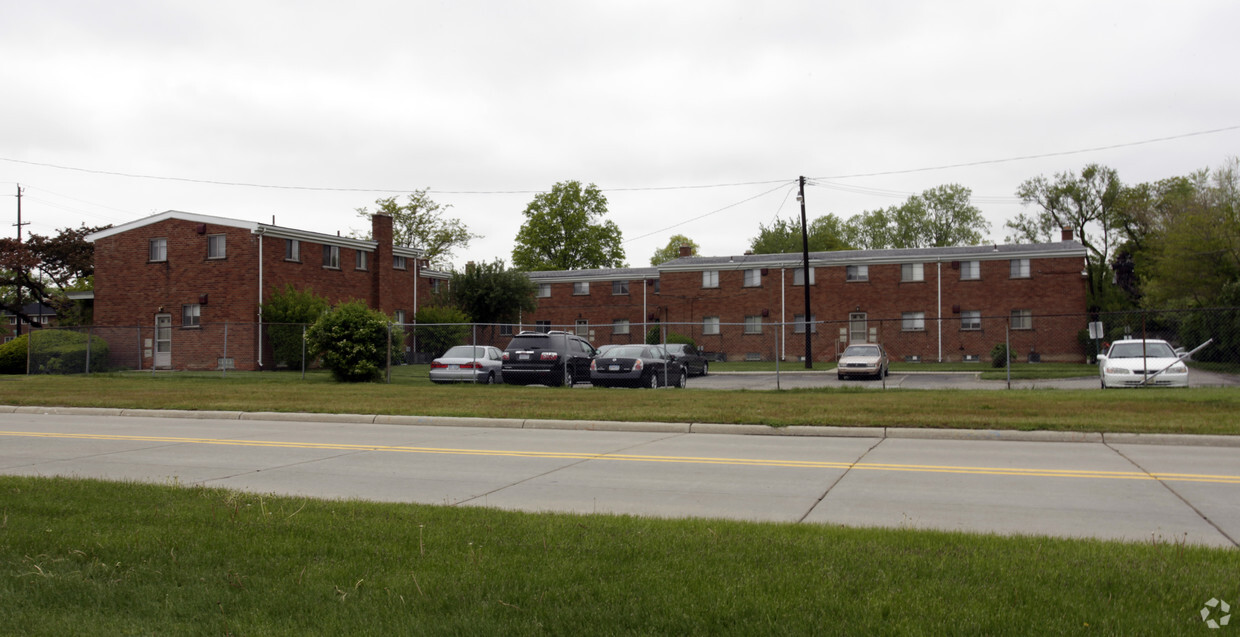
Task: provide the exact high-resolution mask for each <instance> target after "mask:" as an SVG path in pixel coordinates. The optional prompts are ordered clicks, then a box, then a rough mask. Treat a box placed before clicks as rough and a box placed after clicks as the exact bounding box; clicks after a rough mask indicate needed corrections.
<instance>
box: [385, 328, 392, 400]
mask: <svg viewBox="0 0 1240 637" xmlns="http://www.w3.org/2000/svg"><path fill="white" fill-rule="evenodd" d="M386 360H387V370H386V376H387V383H388V384H389V385H390V384H392V323H388V326H387V358H386Z"/></svg>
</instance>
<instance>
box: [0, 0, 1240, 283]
mask: <svg viewBox="0 0 1240 637" xmlns="http://www.w3.org/2000/svg"><path fill="white" fill-rule="evenodd" d="M0 7H2V8H3V11H2V12H0V15H2V16H3V17H2V19H0V60H2V62H0V96H2V98H0V195H3V197H0V202H7V203H0V219H11V221H8V222H5V223H4V227H5V228H6V229H7V231H6V234H7V235H8V236H12V235H13V233H14V232H15V230H16V228H14V227H13V226H12V225H11V224H12V223H14V222H15V221H16V198H15V197H14V195H15V194H16V184H18V183H20V184H21V185H22V186H23V187H25V188H26V191H25V196H24V197H23V199H22V210H23V221H27V222H29V224H30V225H28V226H26V227H25V228H24V231H25V232H27V233H29V232H35V233H40V234H53V233H55V231H56V230H57V229H59V228H63V227H67V226H77V225H78V224H80V223H83V222H85V223H86V224H87V225H100V224H105V223H114V224H116V223H124V222H127V221H131V220H134V219H137V218H140V217H143V216H146V215H149V214H153V213H158V212H162V211H165V210H183V211H187V212H195V213H201V214H209V215H217V216H222V217H230V218H236V219H245V220H252V221H261V222H265V223H270V222H271V221H272V219H273V218H274V220H275V222H276V223H278V224H280V225H285V226H291V227H295V228H300V229H304V230H312V231H316V232H326V233H333V234H334V233H336V232H337V231H340V232H342V233H343V234H348V233H349V232H350V231H351V230H363V229H365V228H367V227H368V224H366V223H365V222H363V221H362V220H360V219H359V218H358V217H357V216H356V213H355V212H354V210H355V209H356V208H359V207H362V206H370V207H373V202H374V200H375V199H377V198H379V197H386V196H391V195H394V194H395V195H400V193H401V192H402V191H405V192H407V191H411V190H414V189H421V188H430V189H431V191H432V195H431V196H432V198H434V199H435V200H437V201H439V202H440V203H442V204H450V205H451V206H452V208H451V209H450V211H449V214H451V215H452V216H456V217H459V218H460V219H462V220H463V221H464V222H465V223H466V224H467V225H468V226H469V227H470V229H472V230H473V231H474V232H477V233H479V234H482V235H485V236H484V238H482V239H478V240H475V241H474V242H473V243H472V244H471V246H470V247H469V248H468V249H466V250H464V251H462V252H460V253H459V254H458V256H457V259H456V263H457V264H458V265H461V264H463V263H464V262H465V261H466V260H475V261H482V260H487V261H490V260H493V259H495V258H497V257H499V258H503V259H504V260H505V261H508V262H511V250H512V240H513V238H514V237H515V236H516V234H517V230H518V228H519V227H520V225H521V223H522V221H523V220H524V217H523V215H522V211H523V210H524V209H525V206H526V204H527V203H529V201H530V200H531V198H532V197H533V196H534V194H535V193H536V192H538V191H541V190H547V189H549V188H550V187H551V186H552V185H553V184H555V183H556V182H559V181H564V180H569V179H576V180H580V181H582V182H585V183H594V184H597V185H598V186H599V188H601V189H603V190H604V192H605V194H606V196H607V198H608V201H609V209H610V212H609V215H608V216H609V218H610V219H611V220H612V221H614V222H616V223H617V224H618V225H619V226H620V228H621V230H622V231H623V233H624V239H625V242H626V243H625V245H624V247H625V250H626V256H627V261H628V264H629V265H631V266H646V265H649V260H650V256H651V254H652V253H653V252H654V251H655V249H656V248H659V247H661V246H663V245H665V244H666V243H667V241H668V239H669V237H670V236H671V235H672V234H676V233H681V234H686V235H688V236H690V237H692V238H693V239H694V240H695V241H697V242H698V243H699V244H700V245H701V247H702V250H701V253H702V254H707V255H720V256H721V255H729V254H740V253H741V252H743V251H744V250H745V249H746V248H747V247H748V244H749V240H750V239H751V238H752V237H753V236H755V235H756V234H757V232H758V226H759V224H761V223H770V222H771V220H773V219H774V218H775V217H777V216H784V217H790V216H792V215H795V214H799V208H798V207H797V203H796V198H795V193H794V192H793V187H794V184H795V182H796V179H797V177H798V176H800V175H804V176H806V177H809V178H811V180H812V182H813V184H812V185H811V186H810V187H809V188H808V189H807V193H806V201H807V204H808V215H809V217H810V219H811V220H812V219H813V218H815V217H817V216H820V215H824V214H827V213H835V214H837V215H839V216H841V217H845V218H847V217H850V216H852V215H854V214H857V213H860V212H862V211H865V210H873V209H877V208H885V207H887V206H891V205H894V204H897V203H900V202H901V201H903V200H904V199H906V198H907V197H908V196H909V195H911V194H914V193H918V192H921V191H922V190H925V189H927V188H932V187H934V186H938V185H941V184H947V183H958V184H961V185H963V186H966V187H968V188H971V189H972V190H973V196H974V203H975V204H977V205H978V206H979V207H980V208H981V209H982V210H983V211H984V212H985V213H986V216H987V218H988V219H989V220H990V222H991V224H992V230H991V237H992V240H993V241H1002V240H1003V238H1004V236H1005V229H1004V228H1003V222H1004V220H1006V219H1008V218H1011V217H1012V216H1014V215H1015V214H1016V213H1018V212H1019V211H1020V210H1021V205H1020V203H1019V201H1018V200H1017V199H1016V197H1015V196H1014V193H1015V191H1016V188H1017V187H1018V186H1019V185H1020V183H1021V182H1023V181H1025V180H1027V179H1029V178H1032V177H1035V176H1038V175H1047V176H1052V175H1054V174H1055V173H1059V172H1064V171H1068V170H1074V171H1079V170H1080V169H1081V168H1082V167H1083V166H1085V165H1086V164H1088V163H1101V164H1105V165H1107V166H1110V167H1112V168H1115V169H1116V170H1118V171H1119V175H1120V178H1121V179H1122V180H1123V181H1124V182H1125V183H1139V182H1142V181H1152V180H1156V179H1161V178H1164V177H1171V176H1176V175H1183V174H1187V173H1189V172H1191V171H1194V170H1198V169H1201V168H1207V167H1217V166H1219V165H1221V164H1222V163H1223V162H1224V161H1226V160H1227V158H1229V157H1231V156H1235V155H1238V154H1240V82H1237V81H1236V79H1235V69H1236V62H1237V61H1240V37H1237V36H1236V27H1237V25H1240V3H1237V2H1235V1H1234V0H1202V1H1195V0H1179V1H1176V2H1145V1H1141V0H1122V1H1118V0H1117V1H1111V0H1106V1H1098V2H1082V1H1080V0H1073V1H1057V0H1056V1H1048V0H1038V1H1037V2H995V1H994V0H979V1H972V0H970V1H947V2H933V3H931V2H925V3H916V2H911V1H908V0H905V1H903V2H887V1H873V0H871V1H867V2H849V3H844V2H829V1H819V2H763V3H759V2H754V1H753V0H748V1H745V2H739V1H711V2H694V1H688V0H679V1H677V2H638V1H628V2H606V3H603V2H585V1H580V0H575V1H564V2H515V1H514V2H503V1H499V0H491V1H488V2H478V1H476V0H453V1H445V2H423V1H410V2H390V3H380V2H369V1H366V0H354V1H351V2H339V1H335V2H319V1H306V0H299V1H297V2H292V1H261V0H259V1H255V0H245V1H244V2H242V1H234V0H214V1H212V2H201V1H196V2H173V1H167V0H125V1H124V2H84V1H83V2H63V1H58V0H40V1H38V2H34V1H30V0H0ZM1220 129H1222V130H1220ZM1207 131H1215V132H1207ZM1198 133H1201V134H1198ZM1150 140H1161V141H1150ZM1139 142H1149V143H1139ZM1104 147H1111V148H1109V149H1106V150H1091V151H1089V152H1080V153H1076V152H1073V151H1080V150H1085V149H1098V148H1104ZM1030 156H1041V157H1037V158H1033V159H1020V160H1014V161H995V160H1008V159H1012V158H1019V157H1030ZM959 164H972V165H967V166H960V167H956V168H947V169H938V170H921V169H928V168H935V167H941V166H952V165H959ZM109 173H113V174H109ZM875 173H879V174H875ZM882 173H886V174H882ZM138 176H143V177H138ZM205 182H219V183H205ZM229 184H254V185H257V186H247V185H229ZM258 186H262V187H258ZM387 191H391V192H387ZM789 195H791V196H789Z"/></svg>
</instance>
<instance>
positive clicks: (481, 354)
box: [423, 345, 487, 360]
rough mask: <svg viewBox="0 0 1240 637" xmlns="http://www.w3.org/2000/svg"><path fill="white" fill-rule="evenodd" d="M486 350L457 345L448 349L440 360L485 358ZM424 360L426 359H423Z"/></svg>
mask: <svg viewBox="0 0 1240 637" xmlns="http://www.w3.org/2000/svg"><path fill="white" fill-rule="evenodd" d="M486 357H487V349H486V348H485V347H473V346H470V345H457V346H456V347H452V348H449V349H448V351H446V352H444V353H443V356H441V357H440V358H486ZM423 360H426V359H423Z"/></svg>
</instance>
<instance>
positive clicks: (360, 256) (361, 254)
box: [357, 250, 403, 322]
mask: <svg viewBox="0 0 1240 637" xmlns="http://www.w3.org/2000/svg"><path fill="white" fill-rule="evenodd" d="M369 260H370V258H369V256H368V254H367V252H366V251H364V250H358V251H357V269H358V270H365V269H367V267H366V264H367V262H368V261H369ZM402 322H403V321H402Z"/></svg>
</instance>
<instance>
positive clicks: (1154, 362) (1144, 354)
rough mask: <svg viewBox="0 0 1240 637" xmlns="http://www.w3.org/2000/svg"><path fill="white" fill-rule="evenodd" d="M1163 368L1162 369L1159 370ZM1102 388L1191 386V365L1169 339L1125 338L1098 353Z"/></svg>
mask: <svg viewBox="0 0 1240 637" xmlns="http://www.w3.org/2000/svg"><path fill="white" fill-rule="evenodd" d="M1159 372H1161V373H1159ZM1098 373H1099V375H1101V377H1102V388H1103V389H1107V388H1109V387H1142V386H1150V387H1188V366H1186V365H1185V364H1184V362H1183V361H1181V360H1180V357H1179V356H1177V355H1176V353H1175V350H1174V349H1172V347H1171V344H1170V343H1168V342H1167V341H1160V340H1155V339H1146V340H1141V339H1139V338H1138V339H1126V340H1122V341H1115V342H1114V343H1111V347H1110V348H1109V349H1108V350H1107V353H1106V355H1104V356H1099V357H1098Z"/></svg>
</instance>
